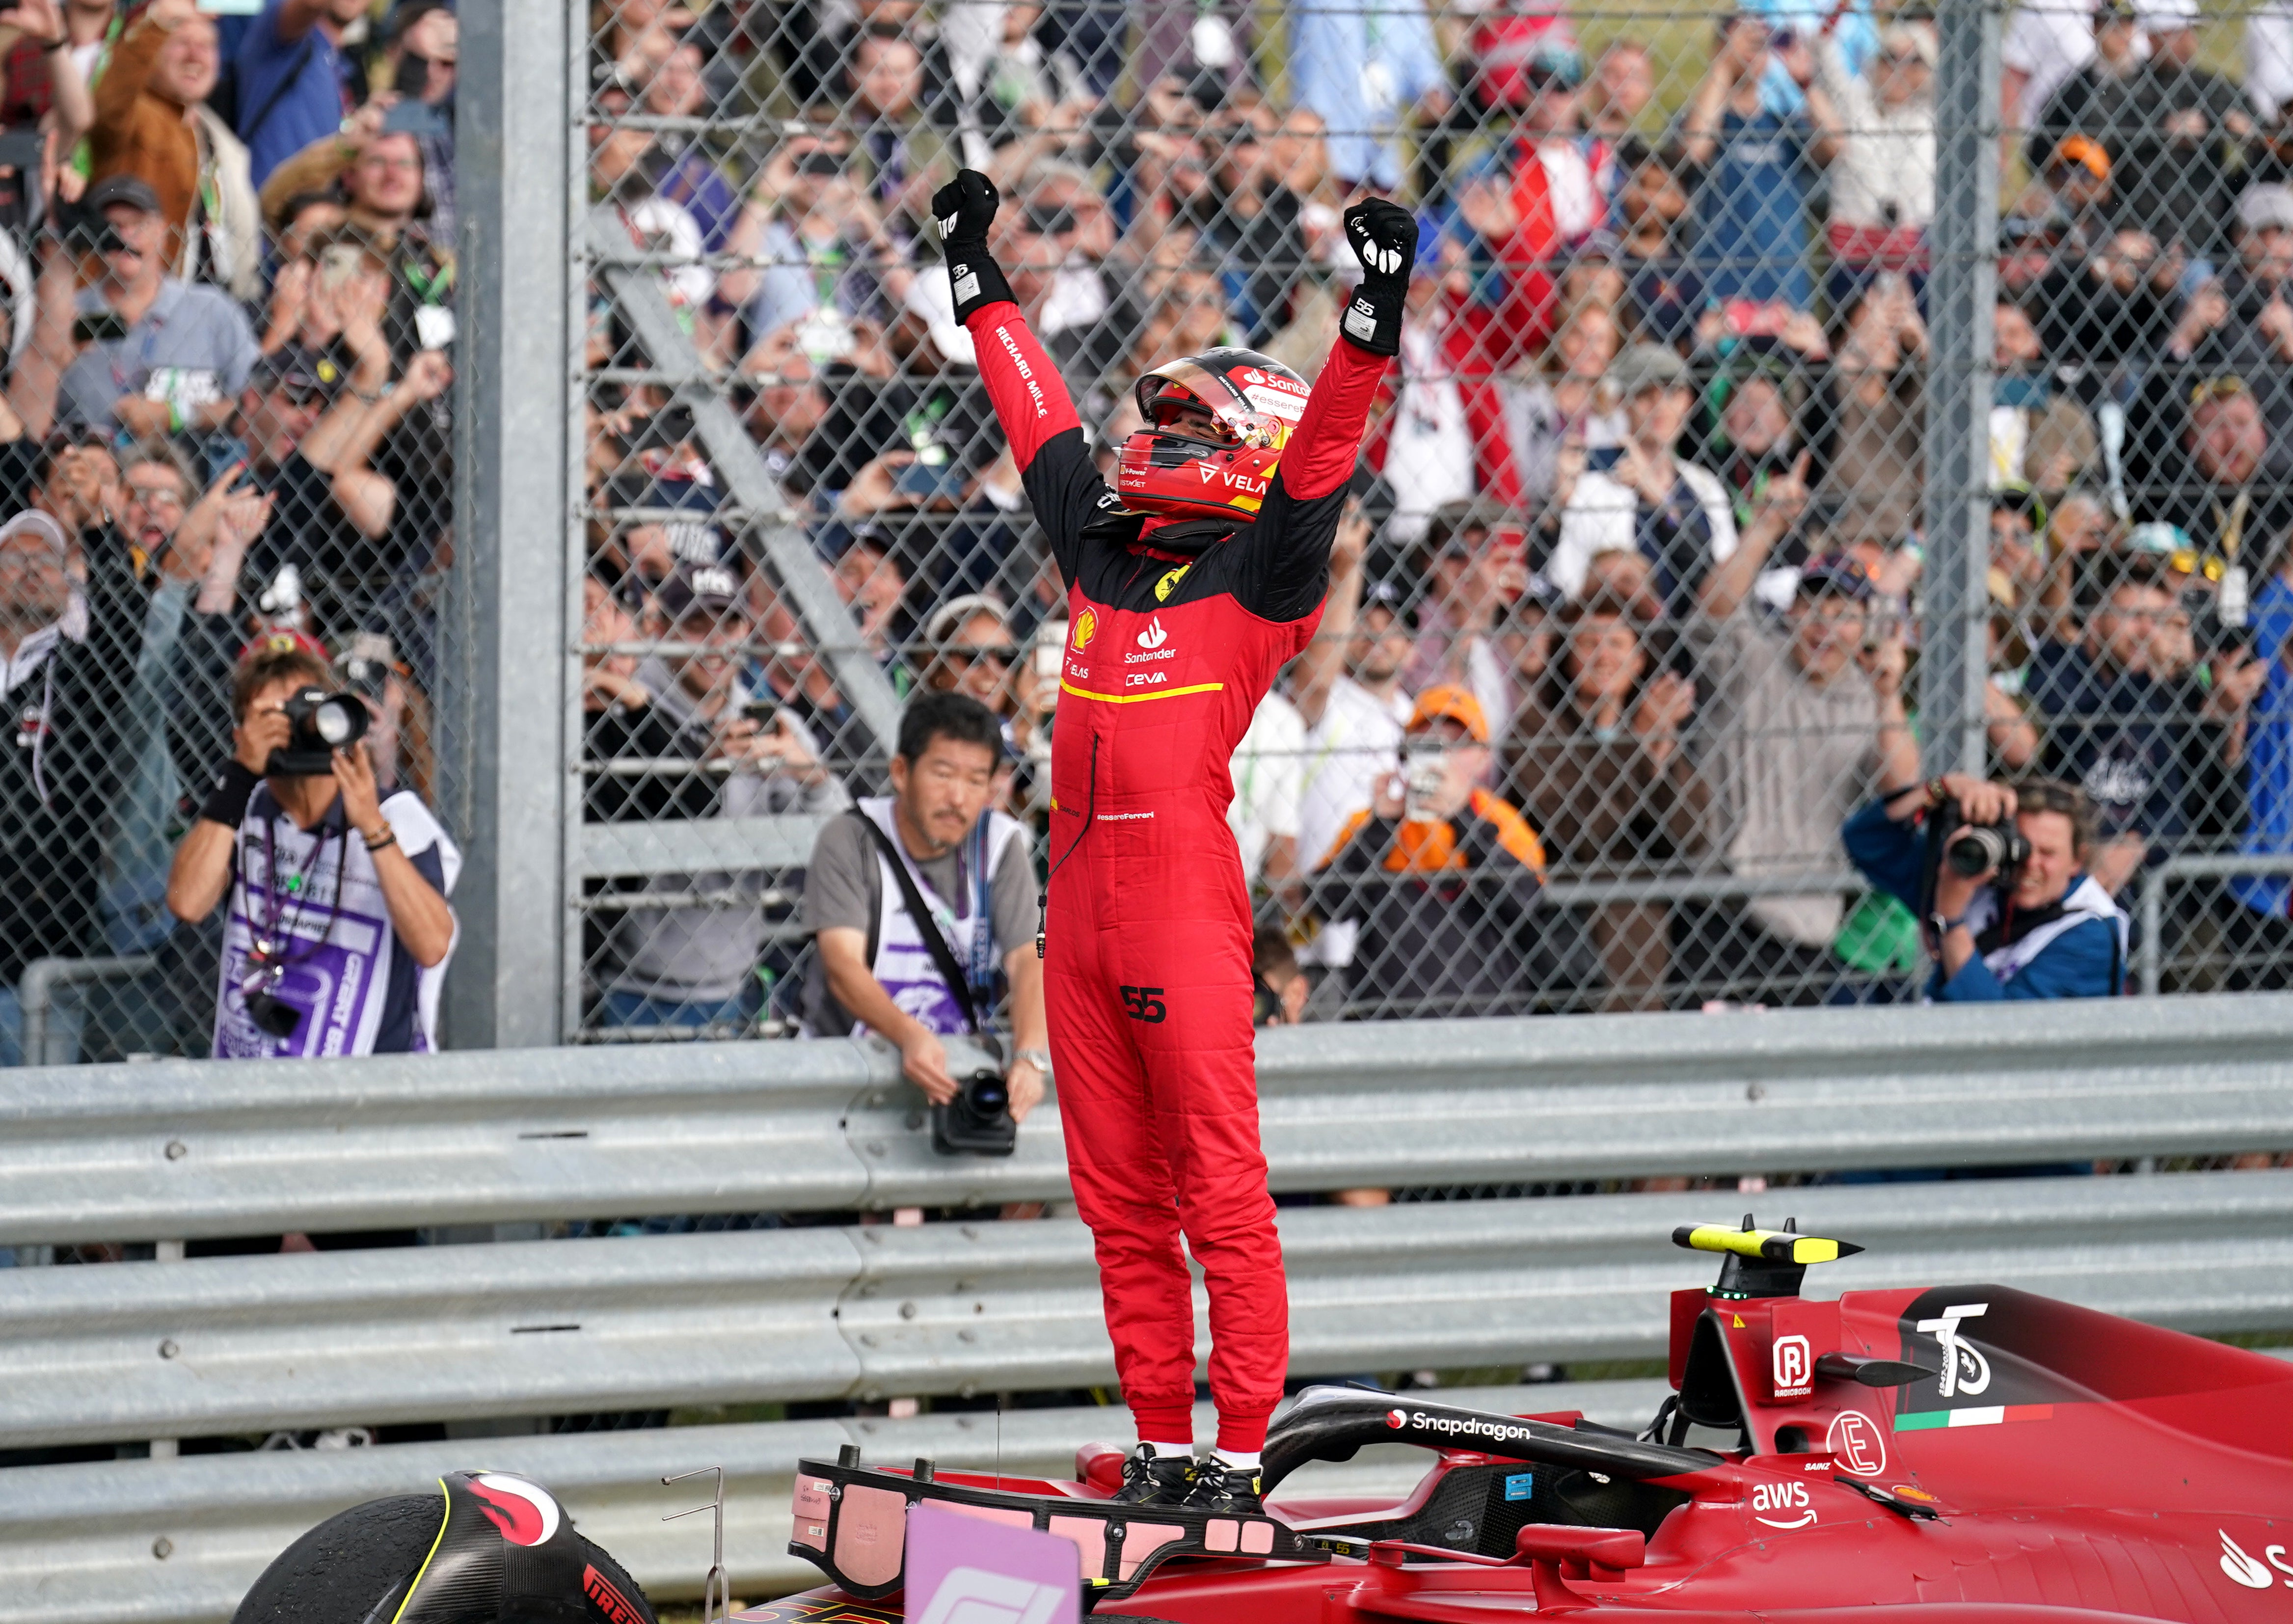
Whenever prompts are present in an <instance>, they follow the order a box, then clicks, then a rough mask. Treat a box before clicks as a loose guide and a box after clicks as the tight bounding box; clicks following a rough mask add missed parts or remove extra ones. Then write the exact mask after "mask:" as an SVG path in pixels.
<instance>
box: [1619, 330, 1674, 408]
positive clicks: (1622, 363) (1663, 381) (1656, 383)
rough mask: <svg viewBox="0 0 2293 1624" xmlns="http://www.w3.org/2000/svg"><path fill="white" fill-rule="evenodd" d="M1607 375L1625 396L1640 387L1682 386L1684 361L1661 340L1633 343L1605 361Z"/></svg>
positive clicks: (1638, 389)
mask: <svg viewBox="0 0 2293 1624" xmlns="http://www.w3.org/2000/svg"><path fill="white" fill-rule="evenodd" d="M1608 377H1609V378H1610V379H1611V380H1612V381H1613V382H1614V383H1615V384H1616V389H1617V392H1618V393H1619V394H1622V395H1624V396H1625V399H1627V400H1629V399H1631V398H1632V397H1633V395H1636V394H1640V393H1641V391H1642V390H1643V389H1660V388H1673V389H1685V388H1687V387H1688V363H1687V362H1686V361H1682V360H1681V358H1680V355H1679V353H1678V352H1677V351H1675V350H1673V349H1672V348H1670V347H1669V346H1668V345H1661V344H1635V345H1630V346H1629V347H1627V348H1626V349H1625V353H1623V354H1621V355H1619V356H1617V357H1616V360H1615V361H1611V362H1609V364H1608Z"/></svg>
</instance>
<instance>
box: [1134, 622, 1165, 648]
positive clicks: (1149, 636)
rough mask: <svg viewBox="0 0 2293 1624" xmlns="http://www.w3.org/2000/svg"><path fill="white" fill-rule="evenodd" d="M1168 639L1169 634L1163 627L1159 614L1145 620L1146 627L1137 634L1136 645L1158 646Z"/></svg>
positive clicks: (1144, 646)
mask: <svg viewBox="0 0 2293 1624" xmlns="http://www.w3.org/2000/svg"><path fill="white" fill-rule="evenodd" d="M1170 640H1171V634H1170V633H1169V632H1167V631H1164V630H1163V617H1162V616H1161V615H1159V614H1158V615H1156V616H1155V618H1154V619H1153V620H1151V621H1147V629H1146V630H1144V631H1142V632H1140V633H1139V634H1138V646H1139V647H1141V648H1160V647H1162V646H1163V644H1165V643H1168V642H1169V641H1170Z"/></svg>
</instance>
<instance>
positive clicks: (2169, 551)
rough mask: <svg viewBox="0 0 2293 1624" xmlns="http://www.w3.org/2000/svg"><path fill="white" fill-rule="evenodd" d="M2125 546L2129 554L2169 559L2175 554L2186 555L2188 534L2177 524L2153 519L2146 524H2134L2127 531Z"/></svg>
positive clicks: (2188, 547)
mask: <svg viewBox="0 0 2293 1624" xmlns="http://www.w3.org/2000/svg"><path fill="white" fill-rule="evenodd" d="M2126 546H2127V550H2128V551H2130V552H2136V553H2152V554H2156V555H2158V556H2161V557H2171V556H2173V555H2174V554H2176V553H2186V552H2188V551H2189V550H2190V532H2188V531H2186V530H2184V529H2183V528H2182V527H2181V526H2180V525H2179V524H2164V523H2162V522H2160V521H2158V520H2154V519H2153V520H2151V522H2150V523H2148V524H2136V525H2135V526H2134V528H2133V529H2131V530H2129V531H2127V532H2126Z"/></svg>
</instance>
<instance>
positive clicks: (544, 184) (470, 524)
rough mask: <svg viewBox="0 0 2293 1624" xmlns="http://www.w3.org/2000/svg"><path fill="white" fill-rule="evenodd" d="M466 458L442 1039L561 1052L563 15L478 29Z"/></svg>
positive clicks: (567, 383) (465, 296) (469, 93)
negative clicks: (455, 854)
mask: <svg viewBox="0 0 2293 1624" xmlns="http://www.w3.org/2000/svg"><path fill="white" fill-rule="evenodd" d="M573 24H574V11H573V8H572V7H571V5H570V4H568V3H567V0H498V3H497V4H491V5H482V6H474V7H473V8H471V12H470V15H469V17H468V18H467V19H466V31H465V33H464V37H463V40H462V47H461V51H462V60H461V68H460V73H461V77H462V84H463V87H464V88H463V93H462V94H461V95H460V96H458V98H457V102H458V109H459V118H460V123H459V125H458V131H457V148H458V199H459V204H460V209H461V223H462V240H461V276H462V287H461V295H460V298H461V310H462V316H463V322H462V329H463V330H462V337H461V343H460V346H459V348H460V354H459V357H458V360H459V361H460V362H461V366H460V377H459V378H458V380H457V390H458V394H457V402H456V404H457V418H456V420H457V424H458V433H459V436H460V442H461V443H460V446H459V448H458V449H459V451H460V455H459V456H458V458H457V459H456V466H457V484H458V489H457V491H456V511H457V515H458V518H457V524H456V530H457V538H458V541H459V542H460V562H459V566H458V573H459V575H460V577H461V581H460V583H459V585H460V596H461V600H462V606H463V610H464V613H462V614H461V615H460V617H459V622H460V626H461V628H462V629H463V630H464V632H465V634H466V642H465V643H464V645H463V646H462V647H461V648H460V649H459V650H458V651H456V652H458V654H459V659H460V665H461V679H460V680H459V681H458V682H457V683H456V684H455V686H454V689H453V699H454V700H455V704H454V705H453V707H452V710H451V712H450V715H451V721H452V728H451V731H450V740H451V742H452V747H453V751H454V756H455V760H456V765H457V767H458V798H457V799H458V805H457V806H456V807H455V808H453V810H454V812H456V813H457V814H458V817H457V819H456V821H457V822H458V825H459V827H458V832H460V833H462V834H463V835H464V836H466V840H467V842H468V844H467V849H466V853H465V856H466V865H465V867H464V869H463V873H462V878H461V883H460V885H459V887H458V890H457V893H456V896H455V899H454V901H455V910H456V912H457V914H458V915H459V916H460V920H461V928H462V937H461V942H460V945H459V946H458V949H457V962H456V964H455V967H454V971H453V974H452V975H451V976H450V978H448V981H447V995H448V1006H447V1013H448V1022H447V1036H448V1041H449V1042H450V1043H452V1044H454V1045H456V1046H460V1047H486V1046H492V1047H509V1046H513V1045H525V1044H534V1043H555V1042H556V1041H557V1039H558V1036H559V1035H560V1033H559V1017H560V1009H559V1005H560V1003H561V1001H562V982H561V977H560V970H561V960H562V958H563V918H564V915H563V909H562V908H561V906H560V905H559V889H560V886H561V885H562V883H563V856H562V842H563V838H564V833H563V831H564V820H563V816H562V808H563V801H564V762H565V743H564V739H563V731H564V713H565V709H566V706H565V700H564V688H565V683H566V663H567V654H566V650H567V647H568V615H569V611H568V607H567V577H568V571H567V568H566V562H565V561H566V556H567V547H566V535H567V525H568V524H569V522H570V510H569V507H568V500H569V499H568V491H569V488H570V487H569V485H568V479H569V474H568V457H567V440H568V430H567V425H568V422H569V420H570V418H571V406H570V392H571V369H570V364H569V358H570V356H571V353H572V352H571V337H572V328H571V314H570V305H571V292H570V291H569V282H570V280H571V270H570V268H569V264H568V257H567V256H568V243H567V228H568V224H569V215H570V212H571V208H570V203H571V199H570V194H569V191H568V186H569V181H568V175H567V165H568V152H569V148H570V146H571V127H570V124H569V120H568V118H567V116H566V108H567V95H568V91H567V84H568V76H569V74H570V72H571V68H570V67H569V64H571V63H572V62H573V61H576V59H577V57H578V54H579V53H578V52H577V50H576V46H575V36H574V34H573V32H572V28H573ZM576 606H577V607H578V601H577V604H576Z"/></svg>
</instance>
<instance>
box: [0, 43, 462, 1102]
mask: <svg viewBox="0 0 2293 1624" xmlns="http://www.w3.org/2000/svg"><path fill="white" fill-rule="evenodd" d="M226 9H227V10H228V12H230V14H221V15H218V14H215V12H214V11H212V10H211V9H210V8H206V7H202V6H200V5H199V4H195V0H149V3H148V4H132V5H126V4H112V3H111V0H28V4H23V5H20V6H15V7H13V8H12V9H10V10H8V11H7V12H4V13H0V132H4V133H0V329H4V331H5V333H6V335H7V338H6V358H7V372H6V383H5V389H4V405H0V503H4V504H5V510H6V512H7V513H8V514H10V515H12V517H11V518H9V519H8V520H7V522H6V524H4V526H0V528H4V531H5V532H6V536H7V540H6V541H5V543H4V544H0V664H4V685H5V694H6V702H7V706H8V711H9V720H10V723H11V724H12V726H11V728H10V732H11V735H12V738H11V741H10V743H9V747H8V748H7V749H6V751H4V754H0V873H4V874H5V875H6V881H5V883H4V885H0V1062H13V1061H16V1060H20V1059H21V1058H23V1057H22V1055H21V1052H20V1051H21V1045H22V1041H23V1032H24V1021H23V1011H20V1009H19V1007H18V1001H17V994H18V983H19V978H20V976H21V975H22V972H23V971H24V970H25V969H26V967H27V966H28V965H29V964H31V963H32V962H35V961H37V960H40V959H44V958H56V957H62V958H77V957H85V956H95V955H134V962H149V964H150V968H149V969H147V970H143V971H142V973H141V974H140V975H138V976H135V977H134V978H131V979H130V980H129V981H128V982H126V983H115V984H112V985H110V986H109V987H108V988H106V989H104V990H105V991H106V992H107V994H108V995H105V996H95V995H93V992H92V989H86V988H83V989H68V990H67V992H66V994H65V995H62V996H61V997H59V998H56V999H54V1000H53V1001H52V1002H51V1003H48V1004H46V1005H45V1006H44V1007H43V1008H42V1009H40V1010H39V1011H37V1013H38V1015H39V1016H40V1017H41V1018H42V1019H41V1024H42V1025H43V1026H44V1027H45V1042H44V1044H43V1054H45V1055H48V1056H57V1057H59V1058H69V1057H71V1056H73V1055H75V1054H77V1055H79V1056H82V1057H85V1058H103V1057H113V1056H117V1055H120V1054H126V1053H136V1052H190V1053H205V1052H208V1050H209V1048H210V1045H211V1044H213V1043H217V1042H220V1041H222V1040H221V1039H220V1038H219V1036H218V1035H217V1029H218V1019H217V982H218V957H217V955H218V953H219V952H220V951H221V948H222V944H223V938H224V935H225V930H226V922H227V919H229V918H231V917H237V916H243V914H244V913H245V911H246V910H245V907H244V905H243V901H242V902H235V903H233V904H231V905H229V906H220V907H219V906H216V905H215V902H216V900H217V898H218V897H219V896H220V888H219V887H218V888H215V889H213V890H212V891H210V892H209V893H208V894H207V903H208V906H207V907H206V908H205V909H203V910H197V912H198V913H199V917H197V918H178V917H177V911H176V910H175V909H173V908H171V906H170V903H171V900H172V901H174V902H175V903H177V904H180V903H181V902H182V896H181V895H178V896H176V897H174V898H172V899H171V897H170V893H169V888H168V873H169V869H170V865H171V862H172V861H173V858H174V850H175V848H176V846H177V844H178V842H179V840H180V839H181V838H182V835H183V834H184V832H185V831H186V830H187V829H188V828H190V826H191V825H192V824H194V823H195V822H196V816H195V815H196V812H197V809H198V808H199V807H200V805H201V803H202V799H203V797H205V796H206V795H207V792H208V790H209V786H210V785H211V784H213V782H214V781H215V778H216V775H218V773H223V772H227V770H228V767H229V764H231V762H232V761H233V759H234V752H235V750H236V749H237V748H238V742H237V741H236V740H235V737H234V723H235V721H238V720H239V719H241V716H242V713H243V712H244V711H245V703H244V701H245V696H244V695H243V694H241V695H237V698H238V700H239V702H237V703H235V702H234V700H235V684H238V683H239V681H240V679H241V678H244V676H245V673H246V672H247V670H248V669H250V664H251V663H252V662H259V661H260V660H262V659H264V658H272V659H276V658H279V657H280V656H281V654H292V655H293V656H294V657H295V658H296V659H299V660H300V661H301V662H302V664H301V666H300V667H299V668H298V669H299V670H301V672H302V673H303V674H304V676H306V677H308V678H310V679H311V680H312V682H313V683H314V684H315V685H316V686H320V687H321V688H325V689H348V690H350V691H352V692H354V693H356V694H359V695H360V696H361V701H362V702H364V703H365V705H366V706H367V708H368V710H369V714H370V723H371V725H370V729H369V735H368V745H367V749H366V752H365V754H364V755H363V756H362V757H361V762H362V763H363V764H364V767H365V768H366V769H367V770H366V771H365V772H364V773H362V774H361V775H357V776H355V777H354V778H346V779H345V780H344V789H345V791H346V792H349V793H351V794H352V800H353V802H354V804H353V805H352V806H351V807H350V808H349V809H348V811H347V813H345V814H344V816H349V817H351V818H352V820H353V821H355V820H356V818H357V817H358V816H359V813H360V811H361V809H362V808H367V806H368V802H369V801H374V800H378V801H380V802H381V803H384V804H391V805H398V806H401V807H407V806H418V804H419V803H420V801H421V800H423V799H424V798H425V797H427V796H429V795H431V794H432V792H433V783H432V778H433V771H434V765H435V763H434V755H433V740H432V737H431V731H432V729H431V721H430V717H431V711H430V696H431V695H432V694H434V693H435V692H436V691H437V688H438V685H439V681H440V675H441V673H440V670H439V646H440V639H439V629H438V628H439V620H438V611H439V598H440V590H441V587H442V581H443V579H444V572H445V571H446V570H447V569H448V568H449V567H450V563H451V558H452V553H453V533H452V507H451V498H450V492H451V490H452V484H453V467H452V457H451V447H452V444H453V425H452V418H451V396H450V391H449V386H450V383H451V381H452V378H453V361H452V355H453V342H454V337H455V327H454V294H455V259H454V250H453V243H452V231H453V214H452V207H453V178H454V175H453V162H454V149H453V95H454V74H455V62H456V56H457V45H458V28H457V19H456V16H455V13H454V11H453V9H452V7H451V6H450V5H449V4H442V0H399V4H395V5H394V6H392V7H389V8H381V7H376V6H370V5H369V4H361V3H360V0H269V3H268V4H264V5H263V6H261V7H259V8H255V9H254V10H253V11H243V10H241V9H240V8H215V10H226ZM271 709H272V710H274V711H275V710H276V707H275V706H272V707H271ZM274 726H275V727H284V726H285V724H284V722H283V721H277V722H267V723H265V724H264V727H266V728H269V727H274ZM260 759H261V758H260V757H258V762H259V760H260ZM243 799H244V797H243V796H242V800H243ZM320 810H321V811H323V810H324V808H320ZM391 816H393V817H395V816H398V815H397V814H394V813H393V814H392V815H391ZM408 816H416V815H414V814H409V815H408ZM418 816H420V818H421V819H422V820H423V821H424V822H425V824H426V821H427V814H426V813H422V814H419V815H418ZM401 821H403V820H402V819H401ZM372 822H373V823H374V824H375V829H374V831H373V832H375V833H376V834H377V835H378V834H379V832H380V830H381V829H382V828H384V827H386V826H387V821H386V820H385V817H384V816H383V815H382V814H381V813H379V812H377V813H376V814H375V816H374V818H373V820H372ZM412 826H413V825H412V824H407V827H408V828H409V830H410V829H411V828H412ZM324 843H325V841H324V839H323V836H322V837H321V844H322V845H323V844H324ZM406 849H407V850H408V851H409V853H412V852H413V851H415V850H416V849H417V843H416V841H415V840H414V839H413V838H412V837H411V836H410V835H409V839H408V840H407V842H406ZM437 849H447V848H445V847H440V848H437ZM223 860H224V861H225V862H226V866H227V867H228V865H229V859H228V857H225V858H224V859H223ZM426 860H427V862H428V865H429V868H428V871H426V872H427V873H428V875H429V877H428V878H427V879H426V880H425V881H424V883H425V884H426V885H427V886H428V887H430V888H431V889H433V891H442V890H443V889H446V888H447V887H449V886H450V863H449V865H448V866H447V868H446V869H445V870H440V867H439V864H438V860H437V857H436V856H435V855H434V853H433V855H430V856H429V857H427V859H426ZM382 861H383V865H384V870H385V876H388V875H390V874H394V873H395V872H396V871H395V870H393V869H391V868H390V866H389V865H391V864H393V863H395V862H397V861H398V858H397V857H395V856H394V855H393V856H391V857H385V858H384V859H383V860H382ZM314 872H315V871H314ZM330 872H331V871H330ZM339 880H340V876H339V875H338V876H337V881H338V883H339ZM310 900H312V898H304V901H310ZM347 906H348V901H347V898H346V897H344V896H342V895H336V896H335V897H333V899H332V901H331V902H330V903H329V904H328V907H329V908H331V909H333V910H335V911H337V912H339V911H342V910H343V909H344V908H346V907H347ZM440 907H442V905H440ZM440 907H432V906H428V905H422V906H419V907H417V913H419V914H421V917H422V919H423V921H424V922H425V923H426V924H427V925H429V926H430V927H432V928H431V929H430V930H428V931H427V932H417V938H416V939H417V941H418V944H419V949H420V952H421V953H422V954H423V962H424V963H425V965H426V964H429V963H432V962H433V961H434V960H436V959H440V958H442V955H443V952H444V938H443V937H442V936H440V935H439V930H441V929H442V927H439V926H438V925H437V918H438V914H439V911H440ZM328 917H331V914H329V915H328ZM240 922H241V923H244V919H243V917H241V918H240ZM343 929H344V930H347V927H344V928H343ZM337 934H338V935H339V934H340V932H339V931H338V932H337ZM433 938H434V939H433ZM329 951H351V950H349V949H345V948H344V943H343V941H342V940H336V941H334V942H332V943H331V945H330V947H329ZM409 989H410V983H409ZM409 996H410V990H409ZM425 998H426V1000H427V1003H428V1006H429V1007H428V1008H427V1010H426V1011H425V1014H424V1017H423V1019H414V1017H413V1015H412V1013H411V1011H412V1005H411V1004H410V1003H409V1004H408V1005H407V1006H406V1007H405V1008H403V1009H401V1010H399V1011H398V1013H397V1015H395V1016H394V1017H393V1020H395V1022H396V1024H397V1026H398V1027H401V1028H402V1029H403V1030H402V1033H401V1040H400V1042H399V1043H398V1044H397V1045H396V1046H406V1045H407V1044H409V1043H415V1040H414V1039H413V1038H412V1037H411V1036H409V1035H408V1034H412V1033H414V1032H416V1031H417V1029H422V1028H425V1027H426V1025H427V1024H428V1021H429V1018H430V1017H431V1016H433V1015H434V1005H435V994H434V988H433V989H432V990H431V991H430V992H428V993H426V994H425ZM313 1030H314V1031H315V1030H316V1027H315V1026H314V1027H313ZM384 1046H385V1047H388V1046H393V1043H391V1042H390V1040H388V1039H385V1042H384ZM416 1046H418V1043H417V1044H416ZM35 1058H38V1057H35Z"/></svg>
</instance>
